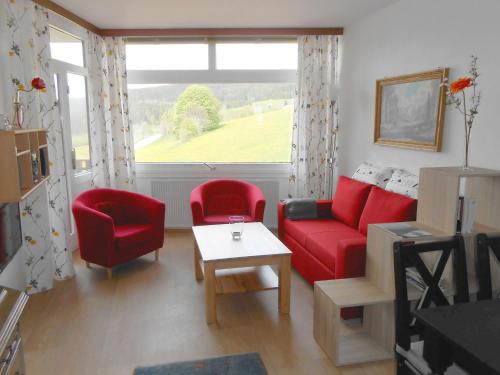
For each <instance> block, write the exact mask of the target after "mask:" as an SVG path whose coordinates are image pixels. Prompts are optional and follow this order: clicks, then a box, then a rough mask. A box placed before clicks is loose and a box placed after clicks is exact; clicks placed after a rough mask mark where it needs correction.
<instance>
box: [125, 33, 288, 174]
mask: <svg viewBox="0 0 500 375" xmlns="http://www.w3.org/2000/svg"><path fill="white" fill-rule="evenodd" d="M200 42H204V43H207V44H208V69H204V70H128V69H127V83H128V84H130V85H133V84H138V85H141V84H211V83H212V84H226V83H227V84H232V83H295V82H296V80H297V70H296V69H234V70H233V69H223V70H222V69H221V70H218V69H217V66H216V45H217V44H218V43H224V42H227V43H297V38H296V37H281V38H276V37H272V38H271V37H269V38H265V37H264V38H263V37H259V38H255V37H248V38H240V37H238V38H180V39H179V38H155V39H154V38H127V39H126V43H130V44H132V43H139V44H154V43H159V44H162V43H200ZM290 163H291V161H288V162H229V163H228V162H225V163H217V162H214V163H209V164H210V165H217V166H220V167H222V166H224V165H232V164H235V165H252V166H256V165H261V166H269V165H273V164H275V165H287V166H288V165H289V164H290ZM136 164H138V165H140V166H146V165H153V167H152V169H155V168H156V167H154V165H157V166H158V167H161V165H169V166H172V165H202V166H203V165H207V163H206V162H188V161H186V162H166V161H165V162H138V161H136ZM142 168H144V167H142ZM147 169H150V168H147Z"/></svg>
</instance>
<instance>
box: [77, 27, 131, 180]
mask: <svg viewBox="0 0 500 375" xmlns="http://www.w3.org/2000/svg"><path fill="white" fill-rule="evenodd" d="M86 61H87V66H88V70H89V80H88V83H89V103H90V133H91V136H92V142H91V143H92V149H91V162H92V174H93V175H92V186H94V187H103V186H110V187H114V188H120V189H126V190H135V187H136V181H135V159H134V142H133V138H132V132H131V127H130V122H129V116H128V93H127V71H126V67H125V42H124V40H123V38H102V37H100V36H98V35H96V34H93V33H91V32H88V42H87V60H86Z"/></svg>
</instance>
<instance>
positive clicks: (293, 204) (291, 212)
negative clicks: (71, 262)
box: [283, 198, 318, 220]
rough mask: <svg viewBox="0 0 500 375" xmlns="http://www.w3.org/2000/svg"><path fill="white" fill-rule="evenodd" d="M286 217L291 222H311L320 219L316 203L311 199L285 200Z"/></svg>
mask: <svg viewBox="0 0 500 375" xmlns="http://www.w3.org/2000/svg"><path fill="white" fill-rule="evenodd" d="M283 202H284V203H285V217H286V218H287V219H289V220H311V219H317V218H318V207H317V205H316V201H315V200H314V199H311V198H293V199H285V200H284V201H283Z"/></svg>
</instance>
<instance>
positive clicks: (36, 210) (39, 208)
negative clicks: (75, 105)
mask: <svg viewBox="0 0 500 375" xmlns="http://www.w3.org/2000/svg"><path fill="white" fill-rule="evenodd" d="M48 17H49V15H48V13H47V11H46V10H45V9H44V8H43V7H40V6H38V5H36V4H35V3H33V2H31V1H27V0H0V35H1V36H2V42H1V43H2V49H1V52H2V53H5V54H6V55H7V56H6V59H5V60H6V62H7V63H6V64H5V66H4V67H3V69H4V73H5V74H6V77H8V78H9V82H8V83H9V85H8V87H7V96H8V97H10V98H13V97H14V95H15V89H16V84H17V83H24V84H27V83H29V82H30V81H31V79H32V78H33V77H35V76H39V77H41V78H42V79H43V80H44V81H45V82H46V83H47V92H44V93H39V92H31V93H25V95H23V98H22V102H23V105H24V113H25V120H24V127H27V128H40V127H43V128H46V129H48V131H49V132H48V138H49V139H48V142H49V166H50V174H51V178H50V179H49V181H48V183H47V184H46V186H41V187H40V188H38V189H37V190H36V191H35V192H33V193H32V194H31V195H30V197H28V199H26V200H25V201H23V202H20V208H21V215H22V225H23V235H24V239H25V241H24V244H23V248H22V251H23V253H24V255H25V259H26V262H25V265H26V277H27V284H28V286H29V288H30V289H31V291H32V292H37V291H43V290H46V289H48V288H51V287H52V276H54V277H55V278H56V279H66V278H70V277H72V276H73V275H74V269H73V264H72V259H71V252H70V251H68V248H67V244H66V230H67V228H68V225H69V213H68V196H67V189H66V173H65V168H64V159H63V155H62V150H63V146H62V145H63V143H62V126H61V122H60V121H59V120H58V119H59V114H58V110H57V103H56V101H55V96H54V80H53V76H52V74H51V71H50V50H49V34H48V32H49V29H48V25H49V23H48ZM4 57H5V56H4ZM4 57H3V58H4Z"/></svg>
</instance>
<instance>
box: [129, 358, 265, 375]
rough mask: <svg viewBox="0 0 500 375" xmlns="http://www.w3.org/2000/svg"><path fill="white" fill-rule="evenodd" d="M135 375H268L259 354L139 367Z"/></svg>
mask: <svg viewBox="0 0 500 375" xmlns="http://www.w3.org/2000/svg"><path fill="white" fill-rule="evenodd" d="M134 375H267V371H266V368H265V367H264V364H263V363H262V359H261V358H260V356H259V353H245V354H237V355H229V356H226V357H217V358H207V359H200V360H196V361H187V362H174V363H169V364H165V365H159V366H153V367H138V368H136V369H135V371H134Z"/></svg>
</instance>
